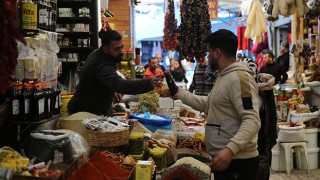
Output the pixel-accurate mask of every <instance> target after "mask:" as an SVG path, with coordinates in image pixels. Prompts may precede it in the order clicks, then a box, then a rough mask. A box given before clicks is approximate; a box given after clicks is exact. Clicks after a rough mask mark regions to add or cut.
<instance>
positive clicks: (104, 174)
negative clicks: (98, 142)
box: [69, 151, 131, 180]
mask: <svg viewBox="0 0 320 180" xmlns="http://www.w3.org/2000/svg"><path fill="white" fill-rule="evenodd" d="M130 172H131V171H130V170H128V169H125V168H123V167H121V166H120V165H119V164H117V163H116V162H114V161H113V160H112V159H111V158H110V157H108V156H106V154H105V153H103V152H99V151H98V152H96V153H95V154H94V155H93V156H92V157H91V158H90V160H89V161H88V162H87V163H85V164H84V165H82V166H81V167H79V168H78V169H77V170H76V171H75V172H74V173H73V175H72V176H71V177H70V178H69V180H78V179H82V180H101V179H106V180H109V179H110V180H111V179H118V180H121V179H123V180H126V179H128V177H129V174H130Z"/></svg>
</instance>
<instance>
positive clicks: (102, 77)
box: [96, 66, 154, 94]
mask: <svg viewBox="0 0 320 180" xmlns="http://www.w3.org/2000/svg"><path fill="white" fill-rule="evenodd" d="M96 77H97V79H98V80H99V81H101V83H103V84H104V85H105V86H107V87H108V88H109V89H112V90H114V91H115V92H118V93H121V94H142V93H146V92H149V91H152V90H153V89H154V84H153V81H152V79H141V80H125V79H122V78H121V77H120V76H119V75H118V74H117V73H116V70H115V68H114V67H112V66H101V67H100V68H98V69H97V72H96Z"/></svg>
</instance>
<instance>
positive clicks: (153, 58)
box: [148, 57, 157, 62]
mask: <svg viewBox="0 0 320 180" xmlns="http://www.w3.org/2000/svg"><path fill="white" fill-rule="evenodd" d="M152 59H157V58H156V57H151V58H149V60H148V62H151V60H152Z"/></svg>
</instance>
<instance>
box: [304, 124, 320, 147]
mask: <svg viewBox="0 0 320 180" xmlns="http://www.w3.org/2000/svg"><path fill="white" fill-rule="evenodd" d="M304 131H305V133H306V136H307V140H308V143H307V149H314V148H317V147H318V131H319V129H318V128H312V129H305V130H304Z"/></svg>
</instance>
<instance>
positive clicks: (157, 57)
mask: <svg viewBox="0 0 320 180" xmlns="http://www.w3.org/2000/svg"><path fill="white" fill-rule="evenodd" d="M154 57H155V58H156V59H157V60H158V68H160V69H161V70H162V71H163V72H164V71H166V68H164V66H162V65H161V61H162V56H161V54H156V55H155V56H154Z"/></svg>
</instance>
